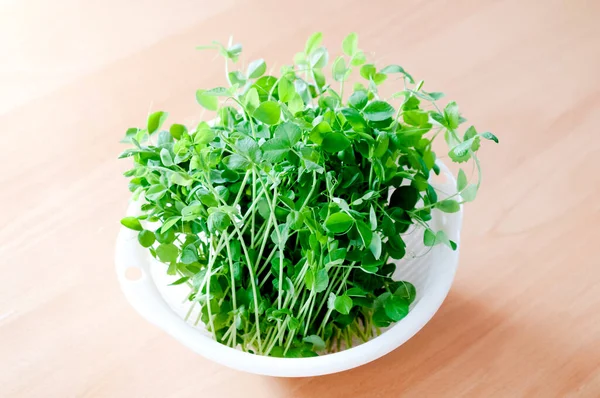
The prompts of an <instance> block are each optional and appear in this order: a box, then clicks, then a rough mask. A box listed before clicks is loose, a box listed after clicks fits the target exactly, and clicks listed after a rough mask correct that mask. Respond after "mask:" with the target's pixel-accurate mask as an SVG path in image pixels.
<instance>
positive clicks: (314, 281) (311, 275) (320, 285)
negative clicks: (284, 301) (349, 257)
mask: <svg viewBox="0 0 600 398" xmlns="http://www.w3.org/2000/svg"><path fill="white" fill-rule="evenodd" d="M304 283H305V284H306V287H307V288H308V289H309V290H311V291H313V292H315V293H321V292H323V291H325V289H327V285H329V275H327V270H326V269H325V268H321V269H319V270H318V271H315V270H313V269H310V270H308V271H307V272H306V275H305V277H304Z"/></svg>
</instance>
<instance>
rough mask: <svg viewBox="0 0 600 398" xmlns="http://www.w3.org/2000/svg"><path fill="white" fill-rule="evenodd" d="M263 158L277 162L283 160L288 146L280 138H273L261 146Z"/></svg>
mask: <svg viewBox="0 0 600 398" xmlns="http://www.w3.org/2000/svg"><path fill="white" fill-rule="evenodd" d="M261 149H262V151H263V159H264V160H266V161H267V162H271V163H278V162H281V161H283V160H284V159H285V158H286V156H287V154H288V153H289V151H290V146H289V145H288V143H287V142H285V141H284V140H283V139H281V138H273V139H270V140H269V141H267V142H265V143H264V144H263V146H262V147H261Z"/></svg>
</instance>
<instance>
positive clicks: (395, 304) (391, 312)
mask: <svg viewBox="0 0 600 398" xmlns="http://www.w3.org/2000/svg"><path fill="white" fill-rule="evenodd" d="M408 306H409V303H408V300H406V299H405V298H402V297H400V296H394V295H392V296H389V297H388V298H387V299H386V300H385V302H384V304H383V308H384V310H385V314H386V315H387V316H388V317H389V318H390V319H391V320H392V321H394V322H397V321H399V320H400V319H402V318H404V317H405V316H406V315H408Z"/></svg>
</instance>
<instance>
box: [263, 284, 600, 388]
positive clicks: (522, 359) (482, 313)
mask: <svg viewBox="0 0 600 398" xmlns="http://www.w3.org/2000/svg"><path fill="white" fill-rule="evenodd" d="M511 315H512V313H510V312H499V311H495V312H494V311H491V310H489V309H487V308H486V307H485V303H481V302H475V301H473V300H467V299H465V298H463V297H461V296H460V295H459V294H456V293H451V294H450V295H449V297H448V299H447V300H446V302H445V303H444V305H443V306H442V308H441V309H440V311H439V312H438V313H437V315H436V316H434V318H433V319H432V320H431V321H430V322H429V323H428V324H427V325H426V326H425V327H424V328H423V329H422V330H421V331H420V332H419V333H417V335H415V336H414V337H413V338H412V339H410V340H409V341H407V342H406V343H405V344H404V345H402V346H401V347H399V348H397V349H396V350H394V351H392V352H391V353H389V354H387V355H385V356H384V357H382V358H380V359H378V360H375V361H373V362H371V363H368V364H366V365H363V366H361V367H359V368H355V369H351V370H348V371H345V372H341V373H335V374H331V375H327V376H320V377H311V378H274V379H272V383H274V384H275V386H274V387H275V389H276V390H278V391H279V393H280V395H278V396H281V397H300V398H308V397H319V398H321V397H350V396H351V397H398V396H404V395H405V394H410V395H411V396H412V395H416V396H440V395H443V396H456V394H457V393H460V392H461V391H462V392H465V391H468V390H471V392H472V393H475V396H477V393H476V390H477V388H478V387H481V388H484V387H485V384H487V385H488V387H489V384H490V383H493V385H494V387H495V390H496V391H497V392H501V391H503V390H504V392H505V393H506V394H509V395H510V393H511V388H512V387H511V386H510V384H511V381H515V380H520V381H521V382H520V383H518V384H519V385H521V386H523V385H530V386H534V385H536V382H535V377H536V374H539V373H540V368H541V369H543V368H544V366H545V365H547V363H545V361H547V359H548V358H554V359H555V360H559V361H560V362H562V363H566V362H567V361H569V360H571V361H573V362H576V361H582V362H585V363H590V361H591V362H593V361H594V358H599V357H600V352H599V351H600V349H599V348H597V347H596V348H592V347H590V349H589V351H587V352H586V353H585V355H577V357H576V358H569V359H565V357H567V358H568V357H569V356H570V354H569V353H568V352H565V351H564V350H561V347H562V344H561V342H560V341H556V339H555V338H553V337H552V335H551V329H552V325H538V324H530V323H527V322H526V321H524V322H521V323H518V322H517V321H515V319H514V318H511ZM492 331H494V335H493V336H490V333H491V332H492ZM540 352H541V353H545V354H544V355H543V357H540V354H539V353H540ZM504 356H506V357H509V358H510V361H513V362H514V364H513V362H510V361H508V360H506V359H505V360H504V361H502V362H501V364H502V368H499V367H496V368H494V363H495V362H496V361H500V360H501V359H502V357H504ZM515 361H516V362H515ZM498 363H499V362H498ZM507 363H511V366H510V368H509V369H507V366H506V364H507ZM568 377H569V375H568V373H567V372H564V373H562V372H561V373H558V374H553V375H552V379H553V380H552V384H553V385H565V383H566V384H568V383H567V380H564V382H561V379H560V378H568ZM523 378H531V381H530V380H523ZM482 383H483V384H482ZM477 384H480V385H479V386H477ZM487 391H489V390H487ZM512 392H514V391H512ZM521 393H523V391H521ZM423 394H425V395H423ZM480 396H481V395H480Z"/></svg>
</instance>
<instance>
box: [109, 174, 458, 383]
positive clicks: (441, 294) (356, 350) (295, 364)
mask: <svg viewBox="0 0 600 398" xmlns="http://www.w3.org/2000/svg"><path fill="white" fill-rule="evenodd" d="M440 166H441V168H442V171H443V173H442V174H444V175H445V178H446V180H445V181H443V182H434V183H433V184H434V185H435V186H436V188H437V189H438V190H439V192H440V194H439V196H440V197H441V198H443V197H445V196H446V195H451V194H453V193H455V192H456V188H455V186H456V182H455V180H454V178H453V177H452V175H451V174H450V172H449V171H448V169H447V168H446V167H445V166H444V165H443V164H441V163H440ZM138 212H139V204H138V203H135V202H134V203H131V205H130V206H129V209H128V215H135V214H139V213H138ZM432 216H433V219H432V220H431V223H430V226H431V228H432V229H433V230H434V231H437V230H444V231H445V232H446V234H447V235H448V236H449V238H450V239H452V240H454V241H455V242H457V243H459V238H460V228H461V224H462V207H461V210H460V211H459V212H457V213H453V214H445V213H441V212H439V211H437V210H434V211H433V212H432ZM403 238H404V240H405V241H406V245H407V255H406V257H405V258H404V259H402V260H400V261H395V262H396V265H397V269H396V272H395V273H394V279H397V280H406V281H409V282H411V283H412V284H414V285H415V287H416V289H417V297H416V300H415V301H414V303H413V304H412V306H411V310H410V312H409V314H408V315H407V316H406V317H405V318H404V319H402V320H401V321H399V322H398V323H396V324H394V325H393V326H391V327H390V328H388V329H387V330H385V331H384V332H383V333H382V334H381V335H379V336H378V337H375V338H374V339H372V340H370V341H368V342H366V343H363V344H361V345H358V346H355V347H353V348H350V349H347V350H344V351H341V352H337V353H332V354H327V355H321V356H318V357H311V358H274V357H267V356H260V355H254V354H250V353H246V352H243V351H240V350H237V349H234V348H231V347H228V346H225V345H223V344H220V343H218V342H216V341H215V340H213V339H212V337H211V336H210V335H209V334H208V333H207V332H206V330H205V329H204V328H203V325H200V327H196V326H194V325H193V324H192V323H188V322H186V321H185V320H184V316H185V313H186V312H187V308H186V306H185V305H184V300H185V297H186V295H187V293H188V292H189V290H188V288H186V287H185V286H184V285H182V286H167V285H168V284H169V283H171V282H173V280H174V279H172V278H173V277H169V276H167V275H166V266H165V265H164V264H162V263H159V262H158V261H156V260H155V259H154V258H152V256H151V255H150V254H149V252H148V249H145V248H143V247H142V246H140V245H139V243H138V241H137V232H135V231H131V230H129V229H127V228H125V227H122V228H121V230H120V231H119V235H118V238H117V245H116V259H115V262H116V270H117V276H118V278H119V282H120V284H121V288H122V290H123V292H124V293H125V297H126V298H127V300H128V301H129V303H130V304H131V305H132V306H133V308H135V310H136V311H137V312H139V313H140V315H142V316H143V317H144V318H145V319H146V320H148V321H149V322H151V323H153V324H154V325H156V326H158V327H160V328H161V329H163V330H164V331H165V332H167V333H168V334H170V335H171V336H172V337H174V338H175V339H176V340H178V341H179V342H181V343H182V344H184V345H185V346H187V347H188V348H190V349H192V350H193V351H195V352H197V353H198V354H200V355H202V356H204V357H206V358H208V359H210V360H213V361H215V362H218V363H220V364H222V365H225V366H228V367H230V368H234V369H237V370H242V371H245V372H250V373H256V374H262V375H268V376H283V377H307V376H318V375H324V374H329V373H335V372H340V371H343V370H347V369H351V368H354V367H357V366H360V365H363V364H365V363H368V362H371V361H373V360H375V359H377V358H379V357H381V356H383V355H385V354H387V353H389V352H390V351H392V350H394V349H395V348H397V347H399V346H400V345H402V344H403V343H404V342H405V341H407V340H408V339H410V338H411V337H412V336H414V335H415V333H417V332H418V331H419V330H420V329H421V328H422V327H423V326H425V324H426V323H427V322H428V321H429V320H430V319H431V318H432V317H433V315H434V314H435V313H436V311H437V310H438V308H439V307H440V306H441V305H442V302H443V301H444V299H445V298H446V295H447V294H448V291H449V290H450V286H451V285H452V281H453V279H454V273H455V271H456V267H457V265H458V250H456V251H452V250H450V249H449V248H447V247H445V246H442V245H437V246H435V247H433V248H426V247H424V246H423V243H422V241H423V231H422V230H419V229H413V230H412V231H411V230H409V233H408V234H405V235H403ZM424 253H427V254H425V255H423V254H424ZM131 267H133V268H136V269H137V270H138V273H139V272H141V277H140V278H139V279H136V280H131V279H130V278H128V277H127V276H126V271H127V270H128V268H131ZM176 278H177V277H175V279H176ZM193 318H194V317H191V319H193Z"/></svg>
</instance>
